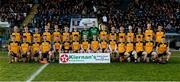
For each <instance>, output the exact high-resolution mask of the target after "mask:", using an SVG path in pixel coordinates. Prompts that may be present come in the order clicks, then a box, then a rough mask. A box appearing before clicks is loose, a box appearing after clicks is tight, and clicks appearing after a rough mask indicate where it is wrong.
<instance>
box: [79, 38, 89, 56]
mask: <svg viewBox="0 0 180 82" xmlns="http://www.w3.org/2000/svg"><path fill="white" fill-rule="evenodd" d="M88 52H90V44H89V41H88V40H87V36H86V35H83V41H82V42H81V53H88Z"/></svg>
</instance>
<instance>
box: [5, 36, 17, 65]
mask: <svg viewBox="0 0 180 82" xmlns="http://www.w3.org/2000/svg"><path fill="white" fill-rule="evenodd" d="M8 56H9V63H12V62H13V61H15V62H17V61H18V56H19V43H18V42H17V41H15V35H11V41H10V42H9V45H8Z"/></svg>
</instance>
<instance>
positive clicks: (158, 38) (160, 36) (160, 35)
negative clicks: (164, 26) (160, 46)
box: [156, 31, 165, 43]
mask: <svg viewBox="0 0 180 82" xmlns="http://www.w3.org/2000/svg"><path fill="white" fill-rule="evenodd" d="M164 35H165V32H163V31H157V32H156V42H158V43H160V42H161V38H162V37H163V36H164Z"/></svg>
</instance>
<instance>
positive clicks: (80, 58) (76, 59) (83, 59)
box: [59, 53, 110, 63]
mask: <svg viewBox="0 0 180 82" xmlns="http://www.w3.org/2000/svg"><path fill="white" fill-rule="evenodd" d="M59 63H110V53H61V54H60V55H59Z"/></svg>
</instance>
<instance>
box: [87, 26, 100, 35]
mask: <svg viewBox="0 0 180 82" xmlns="http://www.w3.org/2000/svg"><path fill="white" fill-rule="evenodd" d="M89 31H90V37H92V36H93V35H98V34H99V29H98V28H97V27H91V28H89Z"/></svg>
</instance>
